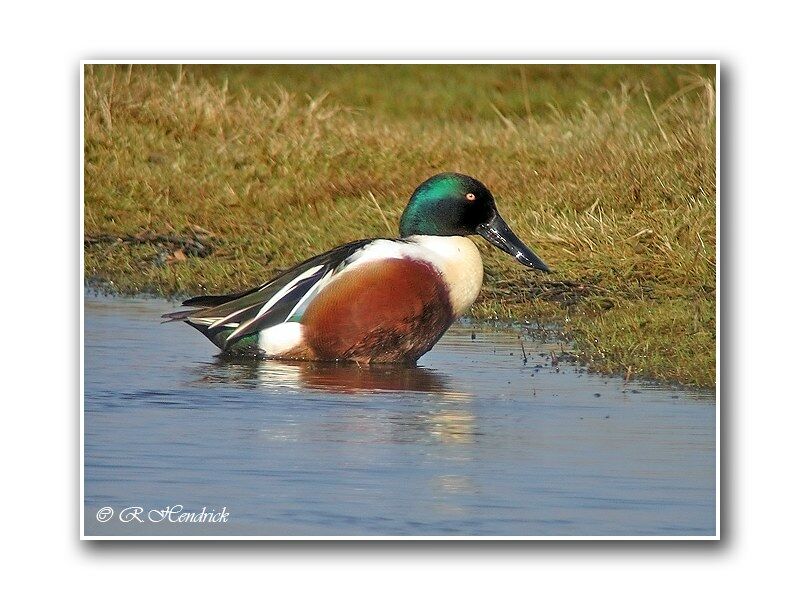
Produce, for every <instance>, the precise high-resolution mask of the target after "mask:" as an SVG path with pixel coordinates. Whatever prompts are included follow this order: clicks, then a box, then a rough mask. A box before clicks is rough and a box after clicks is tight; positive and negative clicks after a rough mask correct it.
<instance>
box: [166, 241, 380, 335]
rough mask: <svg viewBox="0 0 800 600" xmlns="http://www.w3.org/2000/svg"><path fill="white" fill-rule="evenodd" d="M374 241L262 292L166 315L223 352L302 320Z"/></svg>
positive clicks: (313, 263) (206, 300) (289, 274)
mask: <svg viewBox="0 0 800 600" xmlns="http://www.w3.org/2000/svg"><path fill="white" fill-rule="evenodd" d="M373 241H374V240H371V239H367V240H358V241H356V242H350V243H349V244H345V245H343V246H339V247H338V248H334V249H333V250H330V251H328V252H326V253H324V254H320V255H318V256H315V257H313V258H310V259H308V260H307V261H305V262H303V263H301V264H299V265H297V266H296V267H294V268H292V269H290V270H289V271H286V272H284V273H282V274H280V275H278V276H277V277H275V278H274V279H272V280H270V281H268V282H267V283H265V284H263V285H260V286H258V287H256V288H253V289H250V290H247V291H244V292H240V293H237V294H230V295H227V296H198V297H196V298H190V299H189V300H186V301H185V302H184V303H183V306H189V307H195V308H192V309H189V310H181V311H178V312H174V313H168V314H166V315H163V317H164V318H166V319H169V320H170V321H186V322H187V323H189V324H190V325H192V326H193V327H195V328H196V329H198V330H199V331H201V332H202V333H203V334H204V335H205V336H206V337H208V338H209V339H210V340H211V341H212V342H214V343H215V344H216V345H217V346H219V347H220V348H222V349H223V350H225V349H228V348H230V347H231V345H232V344H234V343H235V342H236V341H237V340H241V339H242V338H244V337H246V336H247V335H250V334H252V333H256V332H258V331H261V330H262V329H266V328H268V327H272V326H274V325H278V324H279V323H284V322H286V321H291V320H299V319H300V317H301V316H302V314H303V311H304V310H305V308H306V306H308V304H309V303H310V302H311V300H312V299H313V298H314V297H315V296H316V295H317V294H318V293H319V292H320V290H321V289H322V288H323V287H325V285H326V284H327V283H328V282H329V281H330V278H331V277H332V276H333V275H334V274H336V273H337V272H339V271H341V269H343V268H344V267H345V266H347V265H348V264H349V261H348V259H350V258H351V257H352V256H353V254H355V253H356V252H357V251H359V250H361V249H362V248H364V246H367V245H368V244H370V243H371V242H373Z"/></svg>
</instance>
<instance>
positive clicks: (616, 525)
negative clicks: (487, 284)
mask: <svg viewBox="0 0 800 600" xmlns="http://www.w3.org/2000/svg"><path fill="white" fill-rule="evenodd" d="M173 307H174V304H173V303H170V302H167V301H165V300H158V299H130V298H128V299H125V298H107V297H105V298H104V297H95V296H93V295H91V294H88V295H87V296H86V298H85V379H84V382H85V402H84V428H85V438H84V443H85V447H84V452H85V459H84V476H85V479H84V486H85V487H84V490H85V492H84V493H85V507H84V518H85V533H86V534H87V535H118V534H123V535H176V534H177V535H512V536H514V535H581V536H586V535H648V536H649V535H714V534H715V405H714V394H713V392H707V391H687V390H682V389H678V388H675V387H674V386H673V387H670V386H659V385H654V384H644V383H642V382H631V383H629V384H627V385H625V383H624V381H622V380H621V379H619V378H608V377H602V376H599V375H593V374H589V373H586V372H585V371H584V370H583V369H580V368H578V367H576V366H574V365H570V364H565V363H564V362H563V361H562V362H561V363H560V364H559V365H558V367H557V368H556V367H553V366H551V364H550V362H551V361H550V358H549V353H550V351H551V350H553V349H556V350H557V349H558V344H554V345H553V344H551V345H547V344H541V343H539V344H538V345H537V344H536V343H535V342H533V341H530V340H529V339H528V340H527V341H526V342H525V345H526V350H527V354H528V362H527V364H525V363H524V361H523V358H522V352H521V349H520V340H519V337H518V332H516V331H514V330H510V329H491V328H488V329H487V328H480V327H476V326H471V325H467V324H462V325H457V326H454V327H453V328H451V330H450V331H449V332H448V333H447V334H446V335H445V337H444V338H443V339H442V340H441V341H440V342H439V344H437V346H436V347H435V348H434V349H433V350H432V351H431V352H430V353H428V354H427V355H425V356H423V357H422V359H421V360H420V363H419V366H418V367H416V368H409V367H397V366H387V367H381V368H361V369H359V368H358V367H356V366H337V365H329V364H321V363H299V364H298V363H280V362H275V361H243V360H238V361H235V360H230V359H228V360H226V359H222V358H218V357H216V356H215V355H216V353H217V352H216V349H215V348H214V347H213V346H212V345H211V344H210V343H209V342H208V341H207V340H206V339H205V338H204V337H203V336H201V335H200V334H199V333H198V332H196V331H195V330H193V329H192V328H190V327H188V326H186V325H183V324H175V323H173V324H169V325H161V324H160V319H159V315H161V314H162V313H163V312H167V311H169V310H171V309H173ZM473 333H474V339H473ZM540 354H546V355H547V356H546V357H543V356H540ZM176 505H180V506H182V507H183V511H191V512H200V511H201V509H203V507H206V512H210V511H220V510H221V509H222V508H223V507H225V508H226V511H227V513H228V514H229V516H228V517H227V522H226V523H186V524H181V523H173V524H170V523H168V522H167V521H166V520H162V517H161V514H163V513H158V512H156V513H149V511H150V510H151V509H157V510H164V509H166V508H167V507H174V506H176ZM131 506H134V507H136V506H139V507H142V508H143V509H144V510H143V512H142V513H141V515H140V517H139V518H140V519H141V520H142V522H139V521H137V520H136V519H134V520H132V521H130V522H127V523H123V522H121V521H120V520H119V513H120V511H121V510H122V509H124V508H126V507H131ZM103 507H110V508H111V509H113V510H114V514H113V516H112V518H111V519H110V520H108V521H107V522H100V521H98V519H97V514H98V511H99V510H100V509H101V508H103ZM178 510H180V509H178ZM129 512H130V511H129ZM126 514H127V513H126ZM177 514H179V513H178V512H175V513H174V515H175V516H177ZM149 515H152V516H153V519H152V521H151V520H150V519H148V516H149ZM175 516H173V518H175Z"/></svg>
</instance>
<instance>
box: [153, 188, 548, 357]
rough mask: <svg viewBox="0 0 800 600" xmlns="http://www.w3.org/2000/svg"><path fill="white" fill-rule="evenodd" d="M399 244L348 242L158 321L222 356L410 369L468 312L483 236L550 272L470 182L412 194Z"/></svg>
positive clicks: (484, 191) (479, 276)
mask: <svg viewBox="0 0 800 600" xmlns="http://www.w3.org/2000/svg"><path fill="white" fill-rule="evenodd" d="M399 229H400V231H399V233H400V237H399V238H369V239H362V240H357V241H353V242H349V243H346V244H343V245H341V246H338V247H336V248H333V249H332V250H329V251H327V252H325V253H323V254H319V255H317V256H314V257H312V258H309V259H308V260H306V261H304V262H302V263H300V264H298V265H296V266H295V267H292V268H291V269H289V270H287V271H284V272H282V273H280V274H279V275H277V276H276V277H274V278H273V279H271V280H269V281H267V282H266V283H264V284H262V285H260V286H258V287H255V288H252V289H248V290H245V291H242V292H238V293H233V294H227V295H218V296H198V297H195V298H190V299H188V300H186V301H184V302H183V304H182V306H183V307H184V308H183V310H180V311H177V312H172V313H167V314H165V315H162V316H163V317H164V318H165V319H167V321H165V322H174V321H179V322H184V323H188V324H189V325H191V326H192V327H194V328H195V329H197V330H198V331H200V332H201V333H202V334H204V335H205V336H206V337H207V338H208V339H209V340H210V341H211V342H213V343H214V344H215V345H216V346H217V347H218V348H220V349H221V350H222V351H223V353H231V354H238V355H253V356H257V357H261V358H269V359H285V360H303V361H351V362H355V363H358V364H369V363H406V364H415V363H416V362H417V360H419V358H420V357H421V356H423V355H424V354H425V353H427V352H428V351H429V350H431V348H433V346H434V345H435V344H436V342H437V341H439V339H440V338H441V337H442V335H444V333H445V332H446V331H447V329H448V328H449V327H450V326H451V325H452V324H453V323H454V322H455V321H456V320H457V319H458V318H459V317H461V316H463V315H464V314H465V313H466V312H467V311H468V310H469V308H470V306H472V304H473V302H474V301H475V299H476V298H477V297H478V294H479V292H480V290H481V286H482V284H483V261H482V260H481V254H480V252H479V251H478V247H477V246H476V245H475V243H474V242H473V241H472V240H471V239H470V236H474V235H478V236H481V237H483V238H484V239H485V240H487V241H488V242H489V243H490V244H492V245H493V246H495V247H497V248H499V249H500V250H502V251H503V252H506V253H508V254H510V255H511V256H513V257H514V258H515V259H516V260H517V261H518V262H519V263H521V264H522V265H524V266H525V267H527V268H529V269H534V270H539V271H543V272H550V268H549V267H548V266H547V264H545V262H544V261H542V259H541V258H539V257H538V256H537V255H536V254H535V253H534V252H533V250H531V249H530V248H528V246H526V245H525V244H524V243H523V242H522V241H521V240H520V239H519V237H517V235H516V234H515V233H514V232H513V231H512V229H511V228H510V227H509V226H508V225H507V224H506V222H505V221H504V220H503V218H502V217H501V216H500V213H499V212H498V211H497V206H496V202H495V198H494V196H493V195H492V193H491V192H490V191H489V189H488V188H487V187H486V186H485V185H484V184H483V183H481V182H480V181H478V180H477V179H475V178H473V177H470V176H468V175H464V174H461V173H450V172H448V173H439V174H437V175H434V176H433V177H430V178H429V179H427V180H425V181H424V182H422V183H421V184H420V185H419V186H418V187H417V188H416V189H415V190H414V192H413V193H412V195H411V198H410V199H409V201H408V204H407V205H406V208H405V210H404V211H403V214H402V216H401V218H400V228H399Z"/></svg>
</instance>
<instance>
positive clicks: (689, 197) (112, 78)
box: [84, 66, 716, 385]
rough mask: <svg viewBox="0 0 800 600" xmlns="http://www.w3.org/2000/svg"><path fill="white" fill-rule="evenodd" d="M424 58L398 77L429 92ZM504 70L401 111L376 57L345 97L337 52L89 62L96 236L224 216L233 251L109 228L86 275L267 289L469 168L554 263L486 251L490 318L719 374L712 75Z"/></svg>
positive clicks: (622, 367)
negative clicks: (540, 324)
mask: <svg viewBox="0 0 800 600" xmlns="http://www.w3.org/2000/svg"><path fill="white" fill-rule="evenodd" d="M565 68H566V67H565ZM370 69H372V70H373V71H371V72H374V73H383V71H381V70H379V69H377V70H376V68H375V67H371V68H370ZM425 69H426V67H417V68H416V70H414V69H408V68H405V69H403V70H401V71H397V73H399V74H400V75H402V77H401V76H400V75H398V77H397V80H398V81H397V84H396V85H397V86H401V88H402V90H404V92H405V93H406V94H411V91H413V89H414V85H417V87H420V88H425V92H424V93H425V94H427V95H428V96H430V94H431V93H432V92H430V86H435V81H434V82H431V78H430V77H429V76H428V75H429V73H428V72H427V71H426V70H425ZM503 69H504V70H502V72H503V73H507V74H508V76H507V79H513V81H511V82H509V81H506V80H505V79H502V77H500V78H499V79H501V80H502V81H503V83H504V85H506V88H503V91H502V93H501V94H500V95H499V96H497V94H496V87H497V85H496V81H497V80H498V76H497V74H496V72H495V71H492V70H491V69H490V68H488V69H487V68H484V67H481V68H480V69H476V70H474V71H469V67H466V68H458V69H455V71H454V74H453V75H452V77H451V78H450V79H447V81H445V82H443V83H442V84H441V86H440V87H441V88H442V90H443V91H440V92H439V93H440V95H443V99H442V100H441V102H442V103H443V104H447V103H448V102H450V104H453V103H454V100H453V98H451V96H452V95H453V94H457V93H459V92H463V89H464V88H463V82H464V81H468V82H472V83H471V85H473V87H474V88H475V89H486V90H489V91H486V93H485V95H484V96H482V98H483V101H482V102H479V101H478V100H475V99H473V102H474V103H476V104H477V105H478V106H479V108H476V109H475V110H473V111H471V112H469V113H468V114H467V115H466V116H465V115H464V114H462V113H461V112H460V109H459V110H455V109H454V110H451V111H450V112H449V113H445V114H443V115H440V116H439V118H435V117H430V118H418V117H415V114H414V111H412V110H409V111H408V112H403V110H402V108H403V106H404V105H403V104H402V103H401V102H400V101H398V99H397V97H396V95H395V94H393V93H392V90H393V88H392V85H394V84H393V83H392V78H391V77H385V76H381V77H378V76H377V75H375V76H374V77H373V79H372V80H370V79H369V77H367V76H365V75H364V73H363V72H361V71H358V70H357V68H350V70H349V71H348V70H344V71H343V70H341V69H338V70H336V71H335V75H336V76H337V77H336V78H335V79H334V78H330V80H329V81H328V83H331V84H332V86H331V89H334V90H340V92H339V93H338V94H337V93H334V94H331V95H330V96H329V95H327V94H326V91H327V90H326V85H325V83H326V80H325V77H324V73H325V71H324V69H321V68H320V67H314V68H313V69H311V70H310V71H309V73H312V74H313V77H311V76H309V77H308V78H306V79H304V78H303V77H302V74H303V73H302V71H298V70H293V71H292V72H291V76H285V77H284V78H283V79H281V77H279V76H278V75H276V73H278V74H280V73H282V72H283V71H281V70H280V69H277V70H276V69H272V70H270V69H269V68H265V70H264V72H263V73H262V77H261V79H259V78H258V71H257V70H256V71H254V67H248V68H246V69H244V70H243V72H242V73H238V72H235V71H232V72H233V73H238V79H236V78H234V80H235V81H237V82H238V83H236V84H235V85H233V84H231V83H229V82H227V80H225V79H224V78H223V77H222V73H220V72H219V70H218V69H211V68H201V67H197V68H194V69H190V68H184V69H182V70H180V71H178V70H177V68H172V69H156V68H152V67H137V68H134V69H132V70H129V69H128V68H127V67H116V68H113V67H98V66H94V67H87V73H86V77H85V84H86V85H85V158H86V160H85V167H84V168H85V231H86V234H87V235H88V236H98V235H104V234H111V235H114V236H136V235H140V234H142V233H143V232H149V233H171V234H176V235H190V234H191V235H197V234H196V232H197V231H200V232H203V231H208V232H211V234H213V235H212V236H211V237H207V236H205V235H203V239H204V240H205V241H206V242H208V243H209V244H210V245H212V246H213V249H214V252H213V254H211V255H210V256H208V257H205V258H200V257H193V256H189V258H188V259H187V260H169V261H166V262H165V261H164V260H163V258H164V252H163V248H160V247H159V246H158V245H156V244H152V243H141V244H137V243H127V244H104V243H98V244H94V245H91V246H87V249H86V273H87V275H89V276H96V277H100V278H104V279H107V280H111V281H113V282H114V285H115V287H116V289H117V290H118V291H121V292H136V291H143V290H149V291H156V292H158V293H163V294H184V293H194V292H199V291H202V290H213V291H225V290H233V289H237V288H241V287H243V286H250V285H254V284H255V283H257V282H260V281H262V280H264V279H265V278H267V277H269V276H270V275H272V274H274V273H275V272H277V271H278V270H280V269H283V268H286V267H289V266H291V265H293V264H294V263H296V262H298V261H300V260H302V259H304V258H307V257H308V256H310V255H312V254H314V253H318V252H321V251H324V250H327V249H329V248H331V247H333V246H334V245H337V244H340V243H342V242H346V241H349V240H352V239H357V238H363V237H372V236H386V235H388V233H389V232H387V222H388V223H389V224H390V225H391V227H393V228H396V224H397V222H398V220H399V216H400V214H401V212H402V210H403V207H404V206H405V203H406V201H407V199H408V196H409V195H410V193H411V191H412V190H413V189H414V187H415V186H416V185H417V184H418V183H419V182H421V181H422V180H424V179H426V178H427V177H429V176H430V175H432V174H434V173H436V172H439V171H445V170H454V171H461V172H464V173H468V174H470V175H473V176H475V177H477V178H479V179H481V180H482V181H484V183H486V184H487V185H488V186H489V188H490V189H492V191H493V192H494V194H495V196H496V197H497V198H498V204H499V207H500V209H501V211H502V212H503V214H504V216H505V218H506V220H507V221H508V222H509V223H510V224H512V226H513V227H514V229H515V230H516V231H517V232H518V234H519V235H520V237H521V238H522V239H523V240H526V241H528V242H530V245H531V246H532V247H533V248H534V249H535V250H536V251H537V253H538V254H539V255H540V256H542V257H543V258H544V259H545V260H546V261H547V262H548V264H550V265H551V266H552V267H554V268H555V269H556V272H555V273H553V274H552V275H550V276H541V275H540V274H536V273H532V272H530V271H526V270H524V269H523V268H521V267H520V265H518V264H517V263H515V262H513V261H512V260H511V259H509V257H507V256H505V255H503V254H501V253H499V252H497V251H495V250H493V249H490V248H489V247H488V246H487V245H485V244H483V249H484V250H485V252H484V257H485V262H486V270H487V276H486V285H485V289H484V292H483V293H482V295H481V298H480V299H479V302H478V303H477V304H476V306H475V308H474V310H473V314H474V315H475V316H477V317H479V318H484V317H491V316H498V317H502V318H515V319H539V320H541V319H550V320H557V321H561V322H563V323H564V325H565V326H566V327H567V328H568V329H569V330H570V332H571V333H572V334H573V335H574V336H575V338H576V341H577V344H578V348H579V349H580V351H581V352H582V353H583V354H584V356H585V357H586V358H587V360H588V361H590V363H591V364H592V365H594V366H595V367H597V368H599V369H604V370H610V371H625V372H631V373H635V374H641V375H646V376H650V377H657V378H666V379H673V380H678V381H682V382H686V383H692V384H699V385H711V384H713V382H714V380H715V362H714V355H715V347H716V338H715V290H716V285H715V282H716V262H715V253H716V222H715V209H716V206H715V195H716V179H715V146H714V144H715V125H716V123H715V113H714V110H715V108H714V107H715V100H714V81H713V71H711V73H709V72H708V70H707V69H706V70H703V69H702V68H695V69H686V68H683V67H680V68H672V67H664V66H656V67H651V68H650V70H649V71H648V70H641V71H633V72H628V71H624V70H622V71H620V72H619V73H617V72H616V71H613V70H612V71H608V70H607V68H602V67H597V69H598V75H597V77H596V79H597V81H596V82H594V83H595V84H596V85H595V87H592V86H588V85H584V86H582V87H581V86H577V87H576V86H574V85H572V79H571V78H574V74H573V75H570V77H567V76H564V75H562V74H559V75H558V77H556V75H553V72H551V71H546V72H545V71H542V73H545V74H546V75H548V77H550V79H548V82H549V83H548V85H549V86H550V88H547V89H551V92H550V96H548V97H547V98H545V100H547V101H546V102H545V101H544V100H543V99H542V98H541V97H534V95H533V94H534V92H533V91H532V90H535V89H536V86H537V73H538V71H537V70H536V69H535V68H526V69H524V70H519V69H517V68H503ZM603 69H606V70H603ZM666 69H671V71H669V73H668V74H665V73H664V72H662V71H664V70H666ZM228 70H230V67H229V68H228ZM434 71H435V72H436V73H437V74H439V75H440V77H443V76H444V75H442V73H446V72H445V71H442V70H441V69H438V68H437V69H435V70H434ZM331 72H333V71H331ZM581 73H582V74H583V76H584V77H589V76H591V71H590V70H589V71H587V70H586V66H583V67H581ZM225 74H226V75H230V73H228V71H226V72H225ZM632 74H633V75H639V76H640V77H639V78H638V79H633V78H632V77H631V75H632ZM245 75H246V76H245ZM348 76H349V77H351V78H352V79H353V81H354V82H355V81H357V82H358V85H360V86H362V88H363V86H368V85H370V81H371V85H372V86H373V88H370V89H372V90H373V96H370V98H371V102H372V103H373V106H371V107H369V108H364V107H363V106H353V105H347V104H346V103H344V102H342V100H345V101H346V100H348V99H349V98H348V97H347V96H346V95H343V93H342V92H341V90H343V89H345V90H346V89H349V88H348V87H347V85H346V81H347V79H346V77H348ZM470 77H471V78H470ZM487 77H488V78H489V79H488V80H487V81H489V83H487V82H485V81H484V79H485V78H487ZM342 78H345V79H344V81H345V83H343V79H342ZM615 78H616V79H615ZM308 79H311V80H312V82H309V81H308ZM562 80H563V81H564V82H565V83H563V85H561V87H559V84H558V82H561V81H562ZM249 81H252V82H254V83H252V84H250V85H248V82H249ZM554 81H555V82H556V83H554ZM607 81H611V82H612V83H611V84H609V83H605V82H607ZM298 82H299V83H298ZM314 82H317V83H314ZM279 83H284V84H286V85H285V86H284V87H280V86H278V85H277V84H279ZM293 83H295V84H296V85H294V86H293V87H294V88H297V89H304V90H308V91H310V92H312V93H311V94H310V95H301V94H300V93H293V91H289V90H290V89H292V88H289V87H288V86H289V85H291V84H293ZM612 84H613V85H612ZM353 85H354V86H355V85H356V84H355V83H354V84H353ZM381 86H383V87H381ZM425 86H429V87H425ZM481 86H483V87H481ZM609 86H610V87H609ZM501 87H502V86H501ZM543 87H546V86H544V84H543ZM384 88H385V89H384ZM435 89H439V88H435ZM575 89H578V90H585V89H591V90H594V89H596V92H595V93H594V94H592V93H589V92H581V93H576V92H575ZM409 90H411V91H409ZM421 93H422V92H421ZM381 94H383V96H382V95H381ZM448 94H449V95H448ZM559 94H560V95H559ZM382 97H385V98H391V101H390V100H388V99H387V100H386V101H385V103H386V105H387V106H389V105H391V107H392V108H391V110H388V109H387V110H384V111H382V110H381V109H380V106H381V105H380V99H381V98H382ZM426 97H427V96H426ZM498 98H500V99H502V102H501V101H500V99H498ZM548 98H549V100H548ZM559 98H561V99H563V102H561V103H558V104H554V103H553V102H554V101H556V100H558V99H559ZM434 99H435V98H434ZM553 99H555V100H553ZM551 100H553V101H551ZM415 102H417V103H418V102H419V99H413V98H412V99H410V100H409V104H411V105H413V104H414V103H415ZM376 103H377V108H376V106H375V104H376ZM475 115H479V118H478V117H475ZM168 251H169V249H168Z"/></svg>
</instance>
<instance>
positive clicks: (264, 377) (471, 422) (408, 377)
mask: <svg viewBox="0 0 800 600" xmlns="http://www.w3.org/2000/svg"><path fill="white" fill-rule="evenodd" d="M198 370H199V374H200V376H199V378H198V379H197V381H196V382H195V384H196V385H200V386H203V387H206V386H208V387H215V386H217V385H220V384H222V385H234V386H238V387H242V388H248V389H256V388H262V389H265V390H274V389H279V388H283V389H287V388H290V389H294V390H322V391H326V392H331V393H335V394H342V395H344V394H348V395H350V396H352V395H353V394H356V395H359V394H362V395H363V394H370V395H374V394H381V393H383V394H386V393H389V394H392V393H395V392H403V393H404V394H405V395H404V397H405V398H407V397H408V396H407V394H408V393H409V392H419V393H422V394H425V397H424V399H425V400H426V402H425V403H420V404H419V405H417V406H418V408H419V410H415V411H411V412H409V411H405V412H401V413H398V414H392V415H390V416H389V417H388V422H389V424H390V425H391V427H392V434H391V437H392V440H393V441H395V442H420V441H422V440H429V441H431V440H432V441H438V442H442V443H445V444H451V443H455V444H464V443H471V442H474V441H475V436H476V435H477V433H476V428H475V415H473V414H472V412H470V411H469V410H467V409H468V403H465V401H468V400H470V398H471V395H470V394H468V393H466V392H462V391H458V390H456V389H454V388H453V386H452V385H451V379H450V377H448V376H447V375H445V374H443V373H439V372H437V371H435V370H433V369H426V368H423V367H415V366H408V365H401V364H379V365H361V366H359V365H356V364H353V363H334V362H306V361H279V360H260V359H253V358H242V357H231V356H223V355H219V356H217V357H216V359H215V361H214V362H213V363H210V364H203V365H200V367H199V369H198ZM431 395H433V397H434V398H435V402H432V403H431V402H430V397H431ZM375 417H376V415H370V418H375Z"/></svg>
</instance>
